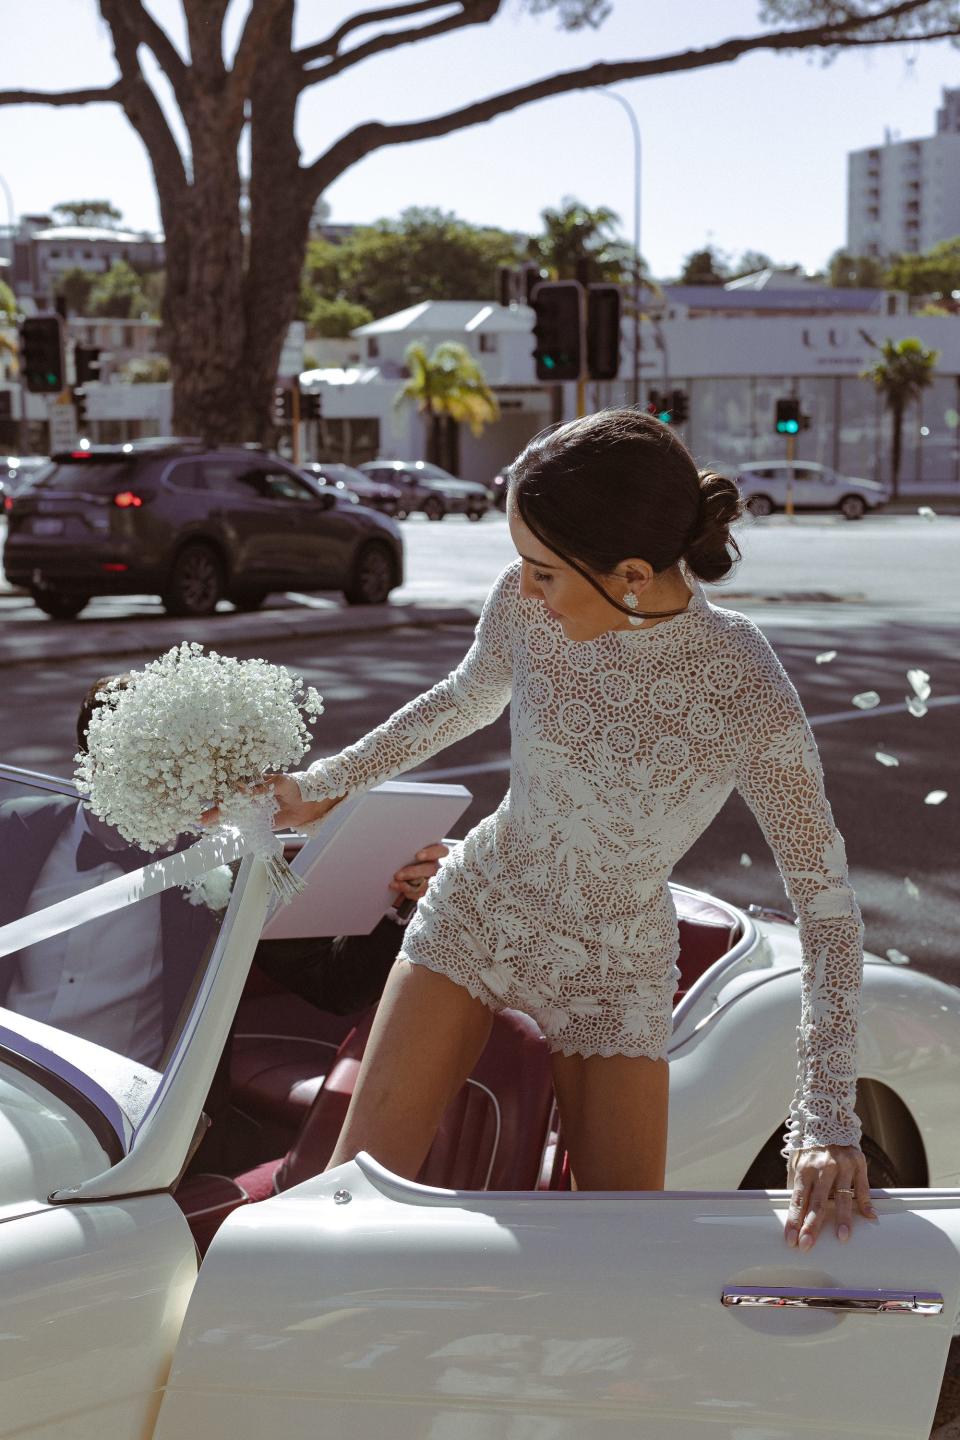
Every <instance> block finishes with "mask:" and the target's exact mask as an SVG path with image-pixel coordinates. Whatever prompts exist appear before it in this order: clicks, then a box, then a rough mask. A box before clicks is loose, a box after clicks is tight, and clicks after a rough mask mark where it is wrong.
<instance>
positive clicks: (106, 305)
mask: <svg viewBox="0 0 960 1440" xmlns="http://www.w3.org/2000/svg"><path fill="white" fill-rule="evenodd" d="M87 313H88V314H89V315H90V316H95V317H97V318H99V319H105V320H139V319H141V318H142V317H143V316H149V315H152V314H155V309H154V308H153V306H152V305H151V301H150V299H149V297H148V295H147V292H146V290H145V289H144V280H143V276H142V275H139V274H138V273H137V271H136V270H134V268H133V266H132V265H128V264H127V262H126V260H114V262H113V264H112V265H111V266H110V269H109V270H106V271H104V273H103V274H102V275H97V276H96V277H95V278H94V281H93V284H92V285H91V287H90V293H89V295H88V297H87Z"/></svg>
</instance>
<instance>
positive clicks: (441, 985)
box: [327, 960, 493, 1179]
mask: <svg viewBox="0 0 960 1440" xmlns="http://www.w3.org/2000/svg"><path fill="white" fill-rule="evenodd" d="M492 1024H493V1012H492V1011H491V1010H490V1009H488V1007H487V1006H486V1005H484V1004H483V1002H482V1001H480V1000H475V999H474V998H473V996H472V995H471V994H470V992H469V991H468V990H465V989H464V988H463V986H462V985H456V984H455V983H454V982H453V981H452V980H448V979H447V977H446V976H445V975H438V974H437V973H436V972H435V971H433V970H428V969H427V968H426V966H425V965H414V964H412V963H411V962H410V961H409V960H398V961H397V963H396V964H395V965H394V967H393V969H392V970H391V972H390V976H389V978H388V980H387V984H386V988H385V989H384V992H383V996H382V998H381V1000H380V1005H379V1007H378V1009H377V1016H376V1019H375V1020H374V1022H373V1029H372V1031H371V1032H370V1039H369V1040H368V1041H367V1047H366V1050H365V1051H364V1056H363V1061H362V1063H361V1065H360V1073H359V1074H358V1076H357V1083H356V1086H355V1088H354V1092H353V1097H352V1099H351V1101H350V1107H349V1109H348V1110H347V1117H346V1119H345V1120H344V1122H343V1129H342V1130H341V1131H340V1138H339V1140H338V1141H337V1144H336V1148H335V1149H334V1152H333V1155H332V1156H331V1158H330V1164H329V1165H328V1167H327V1168H328V1169H332V1168H333V1166H334V1165H342V1164H343V1163H344V1162H345V1161H347V1160H352V1159H353V1157H354V1156H355V1155H356V1154H357V1153H358V1151H360V1150H366V1151H367V1153H368V1154H370V1155H372V1156H373V1157H374V1159H375V1160H379V1162H380V1164H381V1165H385V1166H386V1168H387V1169H388V1170H392V1171H393V1172H394V1174H395V1175H403V1176H405V1177H406V1178H407V1179H413V1177H414V1176H415V1175H416V1174H417V1171H418V1170H419V1169H420V1166H421V1165H422V1164H423V1162H424V1160H425V1159H426V1155H427V1151H428V1150H429V1149H430V1146H431V1144H432V1143H433V1137H434V1135H435V1134H436V1131H437V1126H438V1125H439V1124H440V1120H441V1118H442V1116H443V1112H444V1110H445V1109H446V1108H447V1106H448V1105H449V1103H450V1101H451V1100H452V1099H453V1097H454V1095H456V1093H457V1091H458V1090H459V1089H460V1086H461V1085H462V1084H463V1082H464V1080H465V1079H466V1078H467V1076H468V1075H469V1074H470V1071H471V1070H472V1069H473V1067H474V1065H475V1064H476V1062H477V1060H478V1059H479V1057H480V1054H481V1052H482V1050H483V1047H484V1045H486V1043H487V1038H488V1036H489V1034H490V1027H491V1025H492Z"/></svg>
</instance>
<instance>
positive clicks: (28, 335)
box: [20, 314, 63, 395]
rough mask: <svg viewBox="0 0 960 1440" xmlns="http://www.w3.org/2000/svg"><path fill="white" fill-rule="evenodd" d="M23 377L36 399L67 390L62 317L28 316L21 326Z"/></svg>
mask: <svg viewBox="0 0 960 1440" xmlns="http://www.w3.org/2000/svg"><path fill="white" fill-rule="evenodd" d="M20 355H21V373H22V374H23V378H24V380H25V381H26V386H27V389H28V390H30V391H32V392H33V394H35V395H59V393H60V391H61V390H62V389H63V329H62V325H61V321H60V316H59V315H53V314H46V315H28V316H27V317H26V319H25V320H24V322H23V324H22V325H21V326H20Z"/></svg>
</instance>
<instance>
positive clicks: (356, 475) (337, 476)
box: [321, 463, 370, 486]
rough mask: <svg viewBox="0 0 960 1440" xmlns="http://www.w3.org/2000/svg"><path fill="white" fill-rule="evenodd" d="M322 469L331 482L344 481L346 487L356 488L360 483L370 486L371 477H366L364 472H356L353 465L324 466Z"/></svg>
mask: <svg viewBox="0 0 960 1440" xmlns="http://www.w3.org/2000/svg"><path fill="white" fill-rule="evenodd" d="M321 469H322V471H323V474H324V475H326V476H328V477H329V478H330V479H331V480H334V481H337V480H342V481H343V483H344V485H350V486H354V485H356V484H357V482H358V481H359V483H360V484H361V485H369V484H370V476H369V475H364V473H363V471H362V470H354V468H353V466H352V465H341V464H339V463H338V464H336V465H323V466H321Z"/></svg>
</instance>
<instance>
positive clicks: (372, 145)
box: [303, 0, 953, 195]
mask: <svg viewBox="0 0 960 1440" xmlns="http://www.w3.org/2000/svg"><path fill="white" fill-rule="evenodd" d="M929 3H930V0H901V3H900V4H897V5H891V6H889V7H888V9H887V10H886V11H885V12H883V14H882V15H881V16H880V17H879V18H881V19H883V20H889V19H898V18H900V17H901V16H904V15H907V14H909V13H910V12H911V11H914V10H919V9H920V8H921V7H922V6H924V5H928V4H929ZM877 18H878V17H876V16H873V17H871V19H872V21H875V20H876V19H877ZM863 26H864V19H863V16H862V15H854V16H851V17H850V18H849V19H846V20H843V21H838V22H836V23H833V24H830V25H811V26H807V27H805V28H803V29H788V30H781V31H774V32H771V33H768V34H765V35H746V36H740V37H734V38H731V39H729V40H724V41H722V42H721V43H719V44H717V45H709V46H706V47H704V48H703V49H699V50H683V51H678V52H677V53H676V54H674V55H661V56H656V57H654V58H651V59H647V60H623V61H618V62H607V61H599V62H598V63H597V64H594V65H589V66H587V67H586V68H585V69H582V70H566V71H562V72H561V73H560V74H557V75H550V76H547V77H546V78H544V79H543V80H536V81H533V82H532V83H531V84H529V85H521V86H520V87H518V88H517V89H516V90H507V91H503V92H501V93H500V94H499V95H491V96H488V98H487V99H486V100H479V101H476V102H475V103H474V104H472V105H465V106H464V107H463V108H462V109H460V110H451V111H449V112H448V113H447V114H445V115H434V116H431V117H429V118H428V119H424V120H414V121H407V122H400V123H398V124H394V125H386V124H383V123H382V122H381V121H370V122H367V123H366V124H363V125H358V126H357V127H356V128H355V129H354V130H351V131H349V132H348V133H347V134H346V135H343V136H341V138H340V139H339V140H337V141H336V142H335V143H334V144H333V145H332V146H331V147H330V149H329V150H327V151H326V152H325V153H324V154H322V155H320V156H319V157H318V158H317V159H316V160H315V161H314V163H313V164H312V165H310V166H308V167H307V168H306V169H305V170H304V171H303V174H304V177H305V181H306V184H307V185H308V186H309V188H310V189H311V190H312V191H313V193H314V194H315V195H316V194H320V193H321V192H322V191H323V190H324V189H326V187H327V186H328V185H330V184H331V183H332V182H333V180H335V179H336V178H337V176H338V175H341V174H343V171H344V170H345V169H347V167H348V166H350V165H354V164H356V162H357V161H358V160H360V159H362V158H363V157H364V156H365V155H369V154H371V153H372V152H373V151H374V150H379V149H381V148H382V147H384V146H386V145H403V144H408V143H410V142H411V141H416V140H429V139H434V138H436V137H438V136H441V135H449V134H450V133H451V132H452V131H455V130H463V129H466V128H467V127H469V126H471V125H481V124H483V123H484V122H485V121H487V120H493V119H495V118H496V117H497V116H498V115H505V114H507V113H509V111H511V110H516V109H519V107H520V106H522V105H529V104H530V103H531V102H532V101H535V100H545V99H547V98H549V97H550V96H552V95H563V94H566V93H568V92H569V91H571V90H586V89H593V88H595V87H597V86H600V85H615V84H617V83H618V82H620V81H623V80H639V79H645V78H647V77H649V76H651V75H672V74H677V73H679V72H682V71H685V70H701V69H705V68H706V67H707V66H711V65H722V64H728V63H729V62H730V61H732V60H737V59H739V57H740V56H741V55H746V54H749V53H751V52H752V51H757V50H774V51H787V50H797V49H809V50H815V49H820V50H827V49H831V48H843V47H846V46H847V45H853V44H857V45H896V44H901V45H902V44H903V43H904V37H903V36H902V35H888V36H875V37H871V38H869V39H860V38H859V37H857V36H855V35H850V37H849V38H847V37H848V32H851V31H854V30H857V29H862V28H863ZM948 33H953V32H948ZM941 37H942V32H941V31H935V32H931V35H930V37H929V38H931V39H934V38H941ZM909 38H910V40H911V41H913V42H919V41H923V40H925V39H926V38H927V36H926V35H924V34H920V35H912V36H910V37H909Z"/></svg>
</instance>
